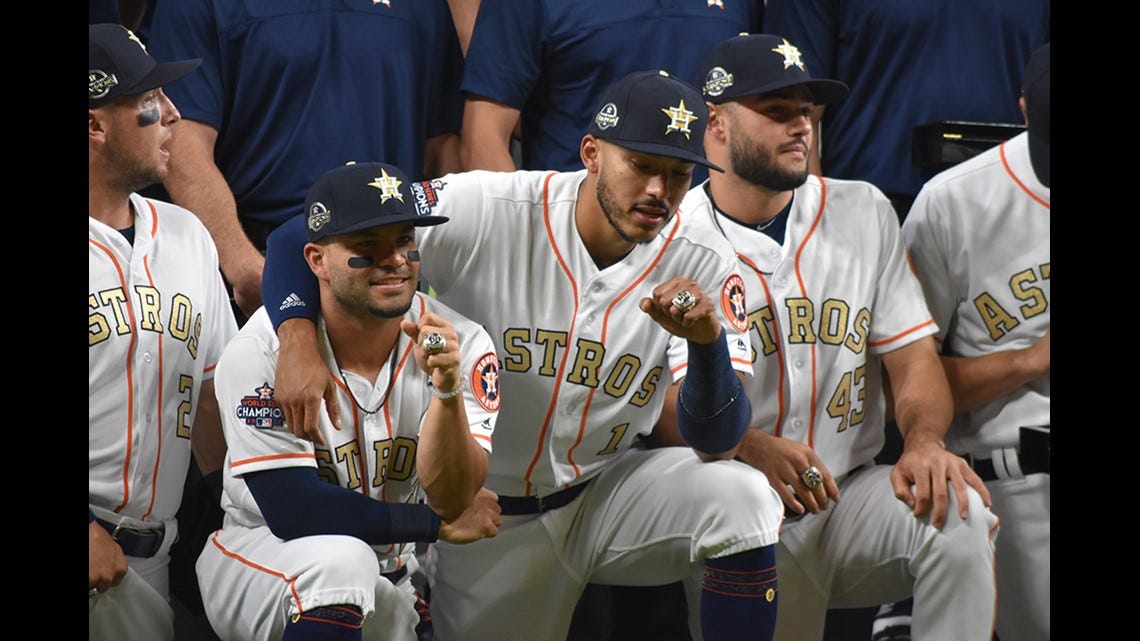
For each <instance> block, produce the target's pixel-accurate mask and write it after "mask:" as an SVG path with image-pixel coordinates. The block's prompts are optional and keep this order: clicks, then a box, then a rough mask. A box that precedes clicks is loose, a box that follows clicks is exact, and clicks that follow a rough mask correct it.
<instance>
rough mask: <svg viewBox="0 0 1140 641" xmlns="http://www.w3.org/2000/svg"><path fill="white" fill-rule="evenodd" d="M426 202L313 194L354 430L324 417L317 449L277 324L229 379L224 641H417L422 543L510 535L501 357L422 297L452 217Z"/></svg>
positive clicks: (328, 184)
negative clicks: (295, 405) (298, 432)
mask: <svg viewBox="0 0 1140 641" xmlns="http://www.w3.org/2000/svg"><path fill="white" fill-rule="evenodd" d="M415 187H416V185H413V184H412V183H411V182H410V181H409V180H408V179H407V177H406V176H405V175H404V173H403V172H402V171H401V170H399V169H398V168H396V167H394V166H391V165H384V164H379V163H361V164H349V165H346V166H344V167H340V168H337V169H334V170H332V171H330V172H328V173H326V174H325V175H324V176H322V177H321V178H320V179H319V180H318V182H317V183H316V184H315V185H314V186H313V187H312V189H311V190H310V191H309V194H308V199H307V202H306V205H305V220H306V223H307V228H308V232H307V233H308V241H309V242H308V243H307V244H305V246H304V254H303V258H304V260H305V261H306V262H307V264H308V266H309V268H310V269H311V270H312V273H313V274H315V275H316V278H317V279H318V282H319V288H320V306H321V312H322V313H321V317H320V321H319V327H320V330H319V333H320V353H321V356H322V358H323V359H324V365H325V366H326V367H327V368H328V371H329V372H332V373H333V375H334V377H335V379H336V385H337V396H336V398H335V401H334V402H336V403H338V404H339V409H340V427H339V428H336V427H334V426H333V425H332V423H331V422H330V421H329V419H328V418H327V417H324V418H322V420H321V423H320V435H319V438H317V439H316V440H317V442H316V443H314V442H312V441H309V440H306V439H302V438H299V437H296V436H294V435H293V434H292V433H291V432H290V429H289V426H288V425H287V424H286V422H285V420H284V415H283V414H282V411H281V408H280V407H279V406H278V404H277V403H276V401H275V400H274V390H273V381H274V376H275V373H276V369H277V365H278V360H277V353H278V342H277V337H276V334H275V333H274V331H273V327H272V325H271V324H270V321H269V318H268V316H267V315H266V313H265V311H264V309H262V310H259V311H258V312H256V313H255V314H254V315H253V316H252V317H251V318H250V320H249V322H247V323H246V324H245V326H244V327H243V328H242V329H241V331H240V332H239V333H238V335H237V337H236V338H234V340H233V341H232V342H231V343H230V344H229V345H228V346H227V348H226V350H225V352H224V353H223V355H222V359H221V361H220V362H219V364H218V368H217V373H216V380H217V394H218V402H219V405H220V407H221V413H222V417H223V426H224V429H225V436H226V441H227V442H228V444H229V452H228V454H227V457H226V464H225V468H224V477H223V489H224V492H223V496H222V507H223V508H224V509H225V521H224V524H223V527H222V528H221V529H220V530H218V531H217V532H215V533H214V535H213V536H212V537H211V538H210V540H209V541H208V542H207V544H206V547H205V549H204V550H203V551H202V554H201V556H200V557H199V559H198V563H197V571H198V578H199V584H200V586H201V590H202V600H203V603H204V605H205V609H206V614H207V616H208V618H209V620H210V623H211V625H212V626H213V627H214V629H215V630H216V631H217V633H218V635H219V636H220V637H221V638H223V639H226V640H238V639H241V640H243V641H250V640H264V641H270V640H274V641H276V640H278V639H286V640H288V641H295V640H299V639H338V640H343V639H349V640H351V639H371V640H375V641H380V640H384V641H392V640H398V641H414V640H415V639H416V634H415V628H416V626H417V624H419V622H420V619H419V615H418V614H417V610H416V607H415V606H416V594H415V592H414V589H413V586H412V584H411V579H410V576H411V573H412V572H413V571H414V570H415V569H416V568H417V560H416V556H415V545H414V543H415V542H417V541H429V542H430V541H435V540H437V539H439V540H444V541H449V542H451V543H455V544H461V543H468V542H470V541H474V540H477V539H480V538H483V537H486V536H494V535H495V533H496V531H497V527H498V525H499V524H500V522H501V517H500V514H499V511H500V510H499V507H498V504H497V503H496V497H495V495H494V494H493V493H492V492H490V491H488V490H483V489H481V486H482V484H483V480H484V477H485V476H486V471H487V452H489V451H490V450H491V434H492V432H493V430H494V427H495V422H496V416H497V411H498V408H499V398H498V395H497V393H495V394H489V393H486V392H485V391H484V388H483V387H481V386H480V385H479V384H478V383H477V382H478V381H481V380H483V379H485V378H494V377H495V376H496V375H497V368H498V361H497V359H496V357H495V354H494V345H493V344H492V342H491V339H490V337H489V336H488V335H487V333H486V331H484V330H483V329H482V328H481V327H479V325H477V324H475V323H473V322H471V321H470V320H467V319H465V318H463V317H462V316H460V315H459V314H456V313H455V312H454V311H452V310H451V309H449V308H447V307H446V306H444V305H443V304H441V303H439V302H437V301H435V300H432V299H431V298H428V297H426V296H424V295H422V294H420V293H419V292H417V291H416V286H417V283H418V279H419V255H418V251H417V248H416V239H415V228H416V226H419V225H439V224H441V223H444V222H446V221H447V218H446V217H443V216H435V215H428V216H421V215H419V213H418V212H417V209H416V206H415V203H416V193H415ZM471 382H476V384H472V383H471ZM421 499H424V500H426V505H425V504H423V503H421Z"/></svg>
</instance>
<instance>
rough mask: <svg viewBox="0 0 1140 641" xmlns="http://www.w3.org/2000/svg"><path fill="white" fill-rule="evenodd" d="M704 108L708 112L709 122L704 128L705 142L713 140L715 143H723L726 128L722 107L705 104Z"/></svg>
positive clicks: (709, 103) (726, 123)
mask: <svg viewBox="0 0 1140 641" xmlns="http://www.w3.org/2000/svg"><path fill="white" fill-rule="evenodd" d="M705 106H707V107H708V110H709V121H708V125H706V126H705V140H708V139H709V138H715V139H716V141H717V142H721V143H723V142H724V141H725V134H726V131H727V128H728V122H727V120H726V118H725V116H726V115H727V114H726V113H725V109H724V106H723V105H714V104H713V103H711V102H706V103H705Z"/></svg>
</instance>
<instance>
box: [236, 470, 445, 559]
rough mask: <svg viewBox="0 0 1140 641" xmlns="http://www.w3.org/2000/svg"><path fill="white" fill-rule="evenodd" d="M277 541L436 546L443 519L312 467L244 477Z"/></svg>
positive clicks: (263, 471)
mask: <svg viewBox="0 0 1140 641" xmlns="http://www.w3.org/2000/svg"><path fill="white" fill-rule="evenodd" d="M242 478H243V479H245V484H246V486H247V487H249V493H250V494H252V495H253V499H254V500H255V501H257V507H259V508H260V509H261V514H262V515H263V516H264V517H265V522H266V524H268V525H269V529H270V531H272V532H273V534H274V536H277V537H278V538H282V539H285V540H286V541H289V540H292V539H295V538H298V537H302V536H313V535H315V534H345V535H348V536H355V537H356V538H358V539H360V540H362V541H364V542H365V543H368V544H370V545H386V544H389V543H411V542H414V541H424V542H427V543H430V542H432V541H435V540H436V539H437V538H439V516H438V515H437V514H436V513H435V512H434V511H433V510H432V509H431V508H429V507H428V506H426V505H423V504H422V503H410V504H409V503H385V502H384V501H378V500H376V499H371V498H368V497H367V496H364V495H363V494H357V493H356V492H353V491H351V490H349V489H347V488H343V487H340V486H339V485H333V484H332V483H329V482H327V481H325V480H323V479H322V478H321V477H319V476H317V471H316V470H315V469H314V468H311V467H283V468H277V469H274V470H262V471H260V472H250V473H248V474H245V475H243V476H242Z"/></svg>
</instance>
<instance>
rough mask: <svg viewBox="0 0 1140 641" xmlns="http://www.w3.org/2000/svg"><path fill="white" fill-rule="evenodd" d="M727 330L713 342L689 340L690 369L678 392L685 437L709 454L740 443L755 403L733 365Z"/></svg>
mask: <svg viewBox="0 0 1140 641" xmlns="http://www.w3.org/2000/svg"><path fill="white" fill-rule="evenodd" d="M724 334H725V333H724V332H723V331H722V332H721V333H720V338H717V339H716V341H715V342H713V343H711V344H709V345H699V344H697V343H694V342H692V341H689V371H688V373H687V374H686V375H685V380H684V381H682V382H681V391H680V393H679V394H678V395H677V423H678V426H679V427H680V428H681V437H682V438H684V439H685V442H686V443H688V444H689V446H690V447H692V448H693V449H695V450H697V451H699V452H704V453H706V454H719V453H720V452H726V451H728V450H730V449H732V448H734V447H736V445H737V444H738V443H740V439H742V438H744V433H745V432H747V431H748V422H749V421H750V420H751V419H752V403H751V402H750V401H749V400H748V395H747V394H745V393H744V387H743V386H742V385H741V384H740V379H739V378H738V377H737V376H736V370H734V369H732V359H731V357H729V355H728V343H727V339H726V338H725V335H724Z"/></svg>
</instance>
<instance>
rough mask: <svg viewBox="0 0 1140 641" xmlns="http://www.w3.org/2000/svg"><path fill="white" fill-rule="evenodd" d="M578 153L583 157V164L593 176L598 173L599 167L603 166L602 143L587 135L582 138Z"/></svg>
mask: <svg viewBox="0 0 1140 641" xmlns="http://www.w3.org/2000/svg"><path fill="white" fill-rule="evenodd" d="M578 153H579V155H580V156H582V164H583V165H584V166H585V167H586V169H587V170H589V172H590V173H591V174H596V173H598V167H599V166H601V159H600V158H599V156H600V155H601V141H599V140H598V139H597V138H595V137H594V136H593V135H592V134H586V135H585V136H583V137H582V144H581V146H580V147H579V149H578Z"/></svg>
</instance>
